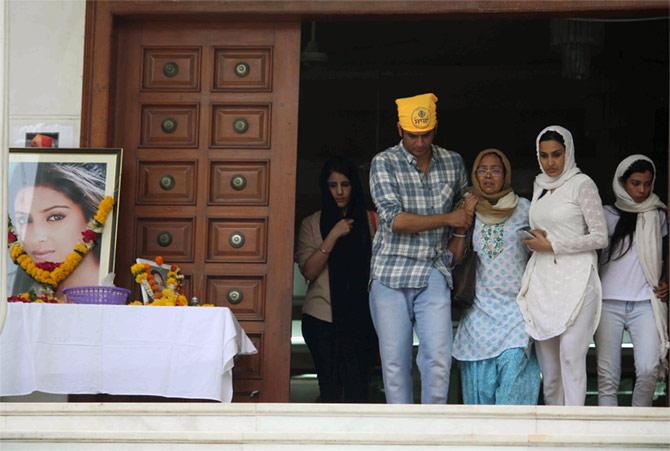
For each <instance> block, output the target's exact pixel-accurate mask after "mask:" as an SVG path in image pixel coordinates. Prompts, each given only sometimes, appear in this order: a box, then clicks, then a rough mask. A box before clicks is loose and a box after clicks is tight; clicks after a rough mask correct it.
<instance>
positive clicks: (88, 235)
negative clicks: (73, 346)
mask: <svg viewBox="0 0 670 451" xmlns="http://www.w3.org/2000/svg"><path fill="white" fill-rule="evenodd" d="M113 207H114V198H113V197H111V196H107V197H105V198H104V199H102V201H100V204H99V205H98V210H97V211H96V213H95V215H94V216H93V217H92V218H91V219H90V221H89V222H88V224H87V225H86V229H85V230H84V231H83V232H81V235H82V240H81V241H79V242H78V243H77V244H75V246H74V249H73V250H72V252H70V253H69V254H68V255H67V257H65V261H63V262H60V263H55V262H40V263H35V261H33V259H32V257H31V256H30V255H28V253H26V251H25V249H24V248H23V245H22V243H21V241H19V239H18V235H17V233H16V229H14V226H13V224H12V220H11V219H10V218H8V234H7V235H8V236H7V238H8V239H7V243H8V246H9V255H10V257H11V258H12V261H13V262H14V263H15V264H16V265H18V266H20V267H21V268H22V269H23V270H24V271H25V272H26V274H28V275H29V276H30V277H31V278H33V279H34V280H35V281H36V282H38V283H39V284H40V285H41V286H40V287H39V288H37V289H35V290H30V291H28V292H26V293H21V294H18V295H14V296H10V297H8V298H7V299H8V301H9V302H58V299H57V298H56V289H57V288H58V285H59V284H60V283H61V282H62V281H63V280H65V279H67V278H68V277H69V276H70V274H72V273H73V272H74V270H75V269H77V266H79V264H80V263H81V261H82V260H83V259H84V257H86V255H87V254H88V253H89V252H90V251H91V249H93V248H94V247H95V245H96V244H97V242H98V239H99V237H100V234H101V233H102V230H103V228H104V226H105V221H106V220H107V216H108V215H109V212H110V211H112V208H113Z"/></svg>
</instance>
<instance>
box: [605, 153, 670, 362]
mask: <svg viewBox="0 0 670 451" xmlns="http://www.w3.org/2000/svg"><path fill="white" fill-rule="evenodd" d="M639 160H644V161H648V162H649V163H651V166H652V167H653V168H654V178H653V180H652V182H651V189H652V193H651V194H650V195H649V197H648V198H647V199H645V200H644V201H643V202H640V203H637V202H635V201H634V200H633V198H632V197H630V194H628V192H627V191H626V188H625V187H624V183H626V181H625V180H624V181H623V182H622V181H621V178H622V177H623V175H624V173H625V172H626V171H627V170H628V168H629V167H630V166H631V165H632V164H633V163H635V162H636V161H639ZM655 181H656V166H655V165H654V162H653V161H651V160H650V159H649V158H648V157H646V156H644V155H639V154H638V155H631V156H629V157H627V158H626V159H624V160H623V161H622V162H621V163H619V166H618V167H617V168H616V173H615V174H614V179H613V180H612V188H613V189H614V194H615V195H616V202H615V203H614V205H616V206H617V208H619V209H620V210H623V211H627V212H630V213H637V222H636V224H635V233H634V234H633V246H634V247H635V251H636V252H637V255H638V258H639V260H640V266H642V272H643V273H644V277H645V279H647V283H648V284H649V285H651V286H652V287H656V286H658V281H659V280H660V278H661V271H662V265H663V256H662V246H663V244H662V239H663V238H662V236H661V219H660V217H659V215H658V213H657V211H656V210H658V209H659V208H663V209H665V208H666V206H665V204H664V203H663V202H661V200H660V199H659V198H658V196H657V195H656V194H654V193H653V189H654V182H655ZM651 307H652V310H653V312H654V319H655V322H656V331H657V332H658V335H659V338H660V342H661V348H660V350H659V352H660V355H659V359H660V360H661V363H662V365H661V370H660V371H661V373H663V374H662V375H664V374H665V368H667V364H668V362H667V354H668V349H670V343H669V342H668V305H667V304H666V303H664V302H661V301H660V300H659V299H658V298H657V297H656V295H655V294H654V293H653V292H652V293H651Z"/></svg>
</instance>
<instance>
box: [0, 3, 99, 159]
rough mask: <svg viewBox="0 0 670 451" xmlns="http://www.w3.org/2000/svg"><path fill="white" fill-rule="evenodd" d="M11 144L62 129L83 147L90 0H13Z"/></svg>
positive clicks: (64, 139) (66, 142)
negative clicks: (29, 134) (32, 134)
mask: <svg viewBox="0 0 670 451" xmlns="http://www.w3.org/2000/svg"><path fill="white" fill-rule="evenodd" d="M8 4H9V8H8V9H9V11H8V16H9V23H8V29H9V58H8V59H9V131H10V137H9V138H10V145H12V146H23V145H24V143H25V132H35V131H45V132H48V131H57V132H59V133H60V135H59V141H60V142H59V147H78V146H79V127H80V119H81V92H82V76H83V66H84V22H85V7H86V3H85V0H48V1H36V0H10V1H9V2H8Z"/></svg>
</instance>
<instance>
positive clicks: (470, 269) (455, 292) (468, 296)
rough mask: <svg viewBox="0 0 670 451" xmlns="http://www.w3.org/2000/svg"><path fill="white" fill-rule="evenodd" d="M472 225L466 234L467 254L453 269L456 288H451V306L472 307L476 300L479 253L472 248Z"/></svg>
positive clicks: (465, 308)
mask: <svg viewBox="0 0 670 451" xmlns="http://www.w3.org/2000/svg"><path fill="white" fill-rule="evenodd" d="M472 229H473V228H472V227H471V228H470V229H469V230H468V232H467V233H466V236H465V255H464V256H463V259H462V260H461V261H460V263H459V264H458V265H456V266H455V267H454V269H453V270H452V271H451V278H452V280H453V284H454V288H453V289H452V290H451V306H452V307H455V308H457V309H460V310H467V309H469V308H470V307H472V304H473V303H474V301H475V282H476V279H477V253H476V252H475V251H474V249H473V248H472Z"/></svg>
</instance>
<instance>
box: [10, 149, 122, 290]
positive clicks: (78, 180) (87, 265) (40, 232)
mask: <svg viewBox="0 0 670 451" xmlns="http://www.w3.org/2000/svg"><path fill="white" fill-rule="evenodd" d="M122 154H123V151H122V149H105V148H90V149H62V148H61V149H49V148H44V149H41V148H10V149H9V167H8V174H7V180H8V181H7V184H8V185H7V186H8V213H9V219H10V220H11V224H12V226H13V228H14V230H15V232H16V235H17V236H18V239H19V240H20V242H21V244H22V247H23V249H24V250H25V253H26V254H28V255H29V256H30V257H31V258H32V259H33V261H34V262H35V263H40V262H42V263H43V262H49V263H51V262H54V263H60V262H62V261H63V260H64V258H65V257H64V256H67V255H68V254H69V253H72V252H73V249H74V246H75V245H76V243H77V242H81V240H82V235H83V233H84V231H85V230H86V225H87V224H88V222H89V221H90V219H91V218H92V217H93V216H94V215H95V214H96V211H97V209H98V206H99V205H100V203H101V202H102V199H104V198H105V197H107V196H111V197H113V198H114V207H113V208H112V210H111V211H110V212H109V214H108V215H107V217H106V220H105V221H104V222H105V224H104V227H103V228H102V233H101V234H100V235H99V236H98V238H97V242H96V245H95V247H93V249H92V250H91V251H90V252H89V253H88V254H86V255H85V257H84V258H83V259H82V262H81V263H80V264H79V266H78V267H77V269H76V271H75V272H73V273H72V280H71V281H70V283H68V279H67V278H66V279H65V280H63V281H62V283H61V284H60V285H59V287H60V288H63V287H61V285H63V286H67V287H69V286H70V285H72V283H74V282H76V285H99V284H100V282H101V281H102V280H104V279H105V278H106V276H107V275H108V274H109V273H113V272H114V264H115V254H116V237H117V227H118V212H119V203H118V200H119V191H120V182H121V162H122ZM82 221H83V222H82ZM82 224H84V225H83V226H82ZM73 243H75V244H73ZM6 255H7V265H8V271H7V281H6V282H7V292H8V294H10V295H16V294H19V293H22V292H25V291H29V290H30V289H32V288H34V287H35V281H34V280H33V279H32V278H30V276H29V275H28V274H26V273H25V271H24V270H23V269H22V268H21V267H18V266H17V265H15V264H14V263H13V262H12V260H11V258H10V256H9V252H8V253H7V254H6ZM77 271H78V272H77ZM75 276H76V277H75Z"/></svg>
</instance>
